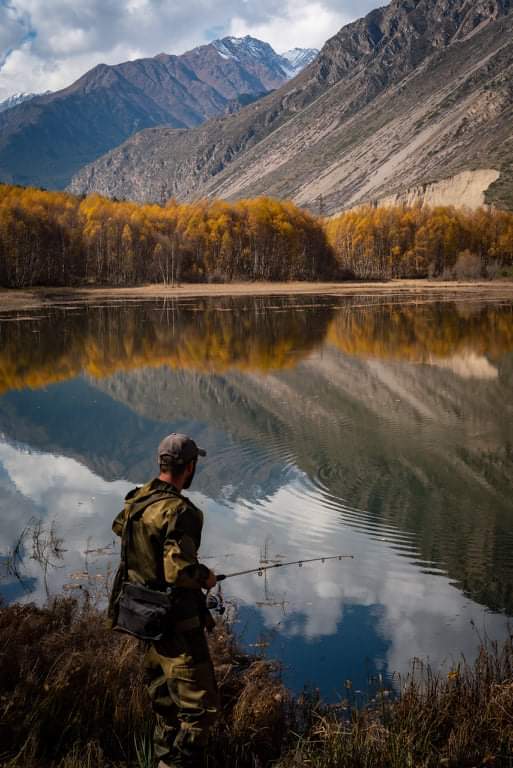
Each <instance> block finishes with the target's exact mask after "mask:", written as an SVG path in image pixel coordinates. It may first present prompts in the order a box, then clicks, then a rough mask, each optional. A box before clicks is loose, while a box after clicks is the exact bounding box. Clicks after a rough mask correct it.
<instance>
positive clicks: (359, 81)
mask: <svg viewBox="0 0 513 768" xmlns="http://www.w3.org/2000/svg"><path fill="white" fill-rule="evenodd" d="M512 7H513V3H512V0H393V1H392V2H391V3H390V5H388V6H387V7H385V8H378V9H376V10H374V11H372V12H371V13H370V14H368V15H367V16H366V17H365V18H363V19H360V20H358V21H356V22H354V23H352V24H349V25H348V26H345V27H344V28H343V29H341V30H340V31H339V32H338V33H337V34H336V35H335V36H334V37H332V38H331V39H330V40H328V42H327V43H326V44H325V46H324V47H323V49H322V51H321V53H320V54H319V56H317V57H316V58H315V59H314V60H313V61H312V62H311V63H310V64H309V65H308V66H307V67H306V68H305V69H304V70H303V71H302V72H301V73H300V74H299V75H298V76H297V77H295V78H294V79H293V80H292V81H290V82H286V83H285V84H283V85H281V87H280V88H278V89H277V90H276V91H274V92H272V93H270V94H268V95H267V96H265V97H264V98H262V99H260V100H258V101H257V102H256V103H252V104H250V105H248V106H246V107H245V108H243V109H241V110H239V111H238V112H237V114H234V115H230V116H229V117H223V118H220V117H216V118H214V119H210V120H208V121H207V122H206V123H204V124H202V125H200V126H198V127H193V128H188V129H184V128H183V127H182V128H180V127H179V126H174V127H171V126H169V127H165V128H162V127H158V128H157V127H155V128H150V129H148V130H145V131H141V132H138V133H136V134H135V135H134V136H132V137H131V138H130V139H129V140H128V141H126V142H125V143H124V144H122V145H121V146H120V147H118V148H117V149H114V150H113V151H111V152H110V153H108V154H107V155H106V156H104V157H102V158H100V159H98V160H97V161H96V162H95V163H93V164H91V165H89V166H88V167H85V168H83V169H82V170H81V171H80V172H79V173H77V174H76V175H75V177H74V178H73V181H72V183H71V185H70V190H71V191H73V192H75V193H80V194H83V193H89V192H100V193H102V194H106V195H110V196H116V197H120V198H130V199H135V200H140V201H161V200H162V199H164V198H167V197H172V196H175V197H177V198H178V199H181V200H192V199H197V198H199V197H203V196H212V197H222V198H226V199H236V198H241V197H250V196H254V195H260V194H270V195H275V196H277V197H286V198H291V199H293V200H294V201H296V202H297V203H298V204H300V205H304V206H307V207H310V208H313V209H314V210H317V209H322V211H323V212H325V213H334V212H336V211H338V210H340V209H342V208H346V207H352V206H355V205H358V204H360V203H363V202H369V201H376V200H380V199H382V198H386V197H388V198H390V196H392V198H393V199H394V200H400V199H401V196H409V197H410V199H411V198H412V196H413V197H415V194H418V193H419V190H420V194H422V191H423V190H424V189H425V188H426V186H429V188H430V190H431V193H432V194H433V195H434V197H435V199H436V191H437V189H438V186H439V185H440V184H442V185H445V189H446V191H447V190H448V191H449V193H450V192H451V190H452V196H453V198H455V201H456V202H458V201H459V202H461V203H465V202H467V199H472V200H475V199H477V201H478V202H483V201H485V200H486V201H487V202H490V203H495V204H497V205H499V206H502V207H508V208H511V207H513V161H512V157H513V155H512V149H513V119H512V118H513V101H512V97H513V85H512V83H513V78H512V74H513V14H512V13H511V11H512ZM462 174H463V176H462ZM467 195H468V198H467Z"/></svg>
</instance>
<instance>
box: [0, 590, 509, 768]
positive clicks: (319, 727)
mask: <svg viewBox="0 0 513 768" xmlns="http://www.w3.org/2000/svg"><path fill="white" fill-rule="evenodd" d="M212 653H213V658H214V660H215V665H216V671H217V677H218V680H219V683H220V690H221V697H222V704H223V707H222V715H221V718H220V721H219V724H218V727H217V730H216V732H215V733H214V734H213V738H212V740H211V745H210V750H209V756H208V767H209V768H214V767H215V768H218V767H220V766H226V767H228V766H229V767H230V768H256V767H257V766H261V767H263V766H269V765H275V766H276V768H278V766H279V768H299V766H301V767H303V766H304V767H305V768H306V766H308V767H311V768H344V767H345V766H347V767H348V768H349V766H350V767H351V768H360V767H361V768H364V767H369V768H388V767H390V768H399V767H401V768H404V767H406V766H412V768H413V766H415V767H418V768H431V767H433V768H434V767H435V766H436V767H437V768H438V766H451V767H453V768H471V767H472V766H485V765H488V766H492V765H494V766H497V768H498V767H499V766H504V767H506V766H511V765H513V757H512V756H513V642H512V641H510V642H508V643H506V644H505V645H504V646H503V647H502V648H500V649H499V648H497V647H495V646H490V647H489V648H488V649H485V648H483V650H482V652H481V654H480V656H479V658H478V660H477V662H476V663H475V664H474V665H472V666H470V665H467V664H465V663H464V662H463V661H462V663H461V665H460V666H459V667H458V668H457V669H454V670H453V671H452V672H451V673H450V675H449V676H448V677H443V678H442V677H439V676H436V675H433V674H432V673H431V672H430V670H429V669H428V668H425V667H422V666H421V665H419V664H417V665H416V667H415V668H414V669H413V670H412V674H411V675H410V676H409V677H408V679H407V680H406V681H402V682H401V685H400V692H399V693H398V695H397V696H396V697H395V698H390V697H388V696H387V695H386V692H385V691H384V690H382V691H381V692H379V693H378V697H377V699H376V700H375V701H374V702H373V703H371V705H370V706H368V707H366V708H365V709H363V710H356V709H351V707H350V706H349V707H348V708H347V707H346V709H345V710H344V711H343V712H341V710H340V709H339V708H337V709H332V708H329V707H327V706H325V705H323V704H322V703H321V702H319V701H318V700H317V699H316V698H315V697H312V696H310V697H308V696H303V697H299V698H297V699H292V698H291V697H290V696H289V695H288V694H287V692H286V691H285V689H284V688H283V686H282V685H281V683H280V681H279V679H278V676H277V674H276V667H275V665H273V664H271V663H269V662H266V661H263V660H261V659H255V658H252V657H248V656H247V655H245V654H243V653H242V652H241V651H240V650H239V649H238V648H237V645H236V643H235V642H234V639H233V637H232V635H231V634H230V632H229V631H228V630H227V629H226V628H224V627H222V628H220V629H218V630H217V631H216V633H214V636H213V638H212ZM151 727H152V723H151V714H150V709H149V705H148V702H147V700H146V695H145V692H144V685H143V679H142V669H141V653H140V649H139V646H138V644H137V643H136V642H134V641H132V640H130V639H125V638H123V637H122V636H120V635H117V634H115V633H112V632H111V631H110V630H109V629H108V627H107V626H106V623H105V619H104V617H103V615H102V614H101V613H99V612H98V611H97V610H96V609H95V608H93V607H91V606H88V605H80V604H79V603H77V602H76V601H74V600H71V599H63V598H60V599H58V600H55V601H54V602H53V603H52V604H51V605H50V607H48V608H44V609H41V608H36V607H35V606H20V605H12V606H8V607H2V608H0V765H2V766H5V767H6V768H22V767H23V768H50V767H51V768H110V767H111V766H120V767H121V766H124V767H126V766H133V767H134V768H135V767H136V766H137V767H138V768H149V766H150V765H151V755H150V749H149V743H150V737H149V734H150V731H151Z"/></svg>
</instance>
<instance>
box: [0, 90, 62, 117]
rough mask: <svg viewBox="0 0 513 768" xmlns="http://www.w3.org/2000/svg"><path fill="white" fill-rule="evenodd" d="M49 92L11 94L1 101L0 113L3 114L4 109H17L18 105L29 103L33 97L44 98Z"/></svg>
mask: <svg viewBox="0 0 513 768" xmlns="http://www.w3.org/2000/svg"><path fill="white" fill-rule="evenodd" d="M48 93H51V91H45V92H44V93H13V94H12V95H11V96H8V97H7V98H6V99H4V100H3V101H0V112H5V110H6V109H12V107H17V106H18V104H23V102H25V101H30V100H31V99H33V98H34V97H35V96H46V95H47V94H48Z"/></svg>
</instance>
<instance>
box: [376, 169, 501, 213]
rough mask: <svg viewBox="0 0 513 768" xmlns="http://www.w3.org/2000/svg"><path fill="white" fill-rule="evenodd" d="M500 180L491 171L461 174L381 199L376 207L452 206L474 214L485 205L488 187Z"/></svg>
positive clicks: (497, 175) (493, 170)
mask: <svg viewBox="0 0 513 768" xmlns="http://www.w3.org/2000/svg"><path fill="white" fill-rule="evenodd" d="M499 178H500V172H499V171H497V170H495V169H493V168H483V169H481V170H478V171H462V173H458V174H456V176H451V178H449V179H444V180H443V181H435V182H434V183H432V184H424V185H423V186H421V187H413V188H412V189H408V190H406V191H405V192H399V193H397V194H395V195H390V196H388V197H382V198H381V199H380V200H378V201H377V204H378V206H380V207H381V206H383V207H389V206H394V205H406V206H414V205H421V206H424V205H426V206H437V205H454V206H457V207H465V208H469V209H471V210H475V209H476V208H480V207H481V206H483V205H485V204H486V193H487V191H488V189H489V188H490V186H491V184H493V183H494V182H496V181H497V180H498V179H499Z"/></svg>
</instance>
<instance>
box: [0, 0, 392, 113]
mask: <svg viewBox="0 0 513 768" xmlns="http://www.w3.org/2000/svg"><path fill="white" fill-rule="evenodd" d="M383 4H386V2H382V3H380V2H377V1H376V0H316V1H315V2H309V1H308V0H259V2H258V3H255V2H254V0H188V2H186V3H184V2H176V0H171V1H170V0H81V2H80V3H79V2H78V0H9V1H6V0H0V100H1V99H3V98H5V97H6V96H9V95H10V94H12V93H16V92H19V91H27V92H32V91H36V92H40V91H44V90H47V89H50V90H57V89H59V88H63V87H65V86H66V85H69V83H71V82H72V81H73V80H75V79H76V78H77V77H79V76H80V75H82V74H83V73H84V72H86V71H87V70H88V69H90V68H91V67H93V66H95V65H96V64H99V63H101V62H104V63H107V64H116V63H119V62H120V61H126V60H128V59H134V58H139V57H142V56H154V55H156V54H157V53H161V52H162V51H164V52H166V53H183V52H184V51H186V50H188V49H190V48H193V47H195V46H197V45H201V44H202V43H205V42H209V41H210V40H212V39H214V38H216V37H222V36H224V35H236V36H242V35H246V34H250V35H253V36H255V37H258V38H260V39H262V40H265V41H266V42H269V43H270V44H271V45H272V46H273V47H274V48H275V50H277V51H278V52H282V51H285V50H288V49H289V48H293V47H296V46H300V47H316V48H320V47H321V46H322V44H323V43H324V42H325V40H326V39H327V38H328V37H331V36H332V35H333V34H335V33H336V32H337V31H338V30H339V29H340V27H342V26H343V25H344V24H346V23H348V22H349V21H352V20H353V19H355V18H358V17H360V16H362V15H364V14H365V13H366V12H367V11H369V10H370V9H371V8H373V7H376V6H378V5H383Z"/></svg>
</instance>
